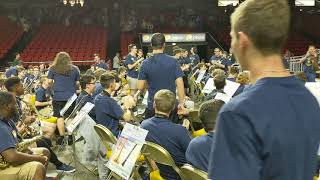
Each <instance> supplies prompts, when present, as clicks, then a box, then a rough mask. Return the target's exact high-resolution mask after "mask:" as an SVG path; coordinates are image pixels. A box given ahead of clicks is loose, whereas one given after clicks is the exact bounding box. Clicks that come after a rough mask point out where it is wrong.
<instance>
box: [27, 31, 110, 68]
mask: <svg viewBox="0 0 320 180" xmlns="http://www.w3.org/2000/svg"><path fill="white" fill-rule="evenodd" d="M106 43H107V33H106V30H105V29H103V28H98V27H91V26H68V27H65V26H63V25H43V26H42V27H41V28H40V30H39V32H38V33H37V34H36V36H35V37H34V38H33V40H32V42H31V43H30V44H29V45H28V46H27V48H26V49H25V50H24V51H23V53H22V55H21V56H22V57H21V58H22V60H23V61H24V62H26V63H27V62H33V63H36V62H51V61H53V59H54V57H55V55H56V53H58V52H60V51H65V52H68V53H69V54H70V56H71V59H72V61H74V64H76V65H88V64H92V63H93V61H92V60H93V54H94V53H99V54H100V56H101V57H102V58H105V57H106V46H107V44H106ZM85 61H91V62H85ZM27 64H28V63H27Z"/></svg>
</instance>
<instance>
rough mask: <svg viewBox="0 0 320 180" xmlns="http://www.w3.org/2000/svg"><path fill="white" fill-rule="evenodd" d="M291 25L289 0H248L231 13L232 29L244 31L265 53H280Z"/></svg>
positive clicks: (236, 31)
mask: <svg viewBox="0 0 320 180" xmlns="http://www.w3.org/2000/svg"><path fill="white" fill-rule="evenodd" d="M289 26H290V8H289V4H288V1H287V0H246V1H245V2H243V3H241V4H240V6H239V7H238V8H237V9H236V10H235V12H234V13H233V14H232V15H231V27H232V31H233V32H234V33H236V37H237V33H238V32H243V33H245V34H246V35H247V36H248V37H249V39H250V40H251V41H252V42H253V44H254V46H255V47H256V48H257V49H258V50H259V51H260V52H261V53H262V54H263V55H270V54H275V53H276V54H280V53H281V50H282V48H283V46H284V45H285V43H286V40H287V36H288V33H289Z"/></svg>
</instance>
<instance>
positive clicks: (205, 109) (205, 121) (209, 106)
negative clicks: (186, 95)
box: [199, 99, 224, 132]
mask: <svg viewBox="0 0 320 180" xmlns="http://www.w3.org/2000/svg"><path fill="white" fill-rule="evenodd" d="M223 105H224V102H223V101H221V100H217V99H213V100H210V101H206V102H204V103H203V104H201V106H200V109H199V118H200V120H201V122H202V125H203V126H204V129H205V130H206V131H207V132H210V131H213V130H214V128H215V125H216V118H217V115H218V113H219V111H220V109H221V107H222V106H223Z"/></svg>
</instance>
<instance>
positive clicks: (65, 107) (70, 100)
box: [60, 94, 77, 116]
mask: <svg viewBox="0 0 320 180" xmlns="http://www.w3.org/2000/svg"><path fill="white" fill-rule="evenodd" d="M76 99H77V95H76V94H73V95H72V96H71V97H70V98H69V99H68V101H67V103H66V105H65V106H64V107H63V108H62V109H61V111H60V115H61V116H63V115H64V113H66V112H67V110H68V109H69V108H70V106H71V105H72V103H73V102H74V101H75V100H76Z"/></svg>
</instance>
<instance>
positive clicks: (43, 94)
mask: <svg viewBox="0 0 320 180" xmlns="http://www.w3.org/2000/svg"><path fill="white" fill-rule="evenodd" d="M36 101H38V102H48V101H49V95H48V92H47V90H46V89H44V88H43V87H42V86H40V87H39V88H38V89H37V90H36ZM43 108H45V106H38V107H37V109H38V110H41V109H43Z"/></svg>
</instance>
